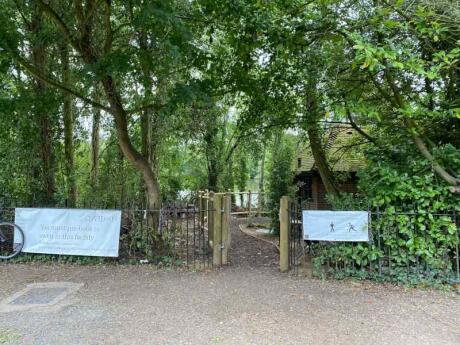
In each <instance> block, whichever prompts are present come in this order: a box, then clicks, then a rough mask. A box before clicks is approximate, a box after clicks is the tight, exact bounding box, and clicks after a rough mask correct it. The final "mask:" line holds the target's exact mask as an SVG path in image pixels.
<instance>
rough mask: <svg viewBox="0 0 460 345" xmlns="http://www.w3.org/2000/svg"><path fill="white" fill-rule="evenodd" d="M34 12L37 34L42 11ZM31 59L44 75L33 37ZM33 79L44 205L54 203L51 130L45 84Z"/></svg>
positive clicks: (41, 48)
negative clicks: (38, 129)
mask: <svg viewBox="0 0 460 345" xmlns="http://www.w3.org/2000/svg"><path fill="white" fill-rule="evenodd" d="M33 8H34V12H33V17H32V21H31V32H32V33H34V34H38V33H40V32H41V31H42V25H43V11H42V10H41V8H40V6H35V5H34V6H33ZM32 59H33V61H34V64H35V66H36V67H37V70H38V71H39V72H40V73H42V74H45V66H46V46H45V44H44V42H43V39H41V38H38V37H35V39H34V40H33V42H32ZM34 79H35V87H34V92H35V97H36V103H35V107H34V109H35V116H36V119H37V123H38V125H39V128H40V144H39V146H40V156H41V161H42V172H41V175H42V183H43V194H44V200H42V201H43V202H45V203H46V204H52V203H53V202H54V193H55V191H56V187H55V178H54V159H53V151H52V129H51V123H50V118H49V116H48V109H47V104H46V91H47V90H46V89H47V87H46V84H45V83H44V82H43V81H42V80H40V79H39V78H34Z"/></svg>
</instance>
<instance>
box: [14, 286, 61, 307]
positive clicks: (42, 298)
mask: <svg viewBox="0 0 460 345" xmlns="http://www.w3.org/2000/svg"><path fill="white" fill-rule="evenodd" d="M66 291H67V289H66V288H34V289H31V290H29V291H27V292H26V293H25V294H23V295H21V296H19V297H18V298H16V299H14V300H12V301H11V302H10V303H9V304H13V305H25V304H49V303H51V302H52V301H53V300H55V299H56V298H57V297H59V296H60V295H61V294H62V293H65V292H66Z"/></svg>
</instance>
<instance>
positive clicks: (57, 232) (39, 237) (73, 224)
mask: <svg viewBox="0 0 460 345" xmlns="http://www.w3.org/2000/svg"><path fill="white" fill-rule="evenodd" d="M15 223H16V224H17V225H19V226H20V227H21V229H22V230H23V231H24V235H25V236H24V237H25V243H24V247H23V249H22V251H23V252H25V253H40V254H63V255H87V256H110V257H117V256H118V247H119V240H120V223H121V211H119V210H83V209H51V208H16V210H15Z"/></svg>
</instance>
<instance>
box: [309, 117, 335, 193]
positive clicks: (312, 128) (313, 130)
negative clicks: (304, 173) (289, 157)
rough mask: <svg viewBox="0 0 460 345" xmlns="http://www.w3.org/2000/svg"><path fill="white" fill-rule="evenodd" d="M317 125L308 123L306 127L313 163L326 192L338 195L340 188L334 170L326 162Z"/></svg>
mask: <svg viewBox="0 0 460 345" xmlns="http://www.w3.org/2000/svg"><path fill="white" fill-rule="evenodd" d="M318 127H319V126H318V125H313V124H310V125H309V126H308V129H307V133H308V139H309V140H310V148H311V152H312V154H313V158H314V159H315V165H316V167H317V168H318V171H319V175H320V176H321V180H322V181H323V185H324V188H325V189H326V192H327V193H328V194H332V195H334V196H337V195H339V192H340V189H339V187H338V185H337V182H336V180H335V176H334V172H333V171H332V170H331V168H330V166H329V164H328V162H327V158H326V153H325V152H324V148H323V145H322V143H321V138H320V136H319V134H318V131H319V128H318Z"/></svg>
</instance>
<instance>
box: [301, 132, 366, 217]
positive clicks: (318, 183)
mask: <svg viewBox="0 0 460 345" xmlns="http://www.w3.org/2000/svg"><path fill="white" fill-rule="evenodd" d="M323 140H324V145H325V149H326V156H327V158H328V161H329V163H330V165H331V168H332V170H333V171H334V173H336V175H337V179H338V181H339V185H340V188H341V190H342V191H344V192H347V193H357V192H358V189H357V182H358V177H357V172H358V171H359V170H360V169H362V168H363V167H364V166H365V160H364V155H363V154H362V152H360V150H359V147H360V146H362V145H361V143H363V141H364V140H363V138H362V137H361V136H360V135H359V134H358V133H357V132H356V131H355V130H354V129H353V128H352V127H350V126H349V125H346V124H343V125H335V126H332V127H329V128H327V129H325V132H324V135H323ZM306 141H307V145H304V146H300V147H299V148H298V150H297V154H296V156H295V160H294V162H293V166H294V167H293V170H294V183H295V184H296V185H297V187H298V192H297V197H298V199H299V201H300V202H301V203H302V205H303V207H305V209H311V210H327V209H330V208H331V206H330V205H329V204H328V202H327V200H326V189H325V187H324V184H323V181H322V180H321V176H320V174H319V171H318V169H317V167H316V166H315V160H314V158H313V154H312V152H311V149H310V147H309V145H308V140H306Z"/></svg>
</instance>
